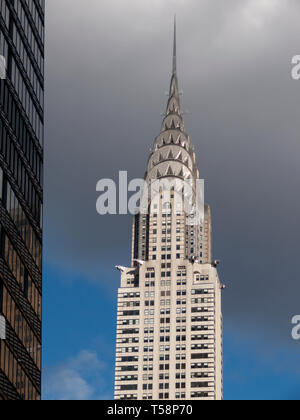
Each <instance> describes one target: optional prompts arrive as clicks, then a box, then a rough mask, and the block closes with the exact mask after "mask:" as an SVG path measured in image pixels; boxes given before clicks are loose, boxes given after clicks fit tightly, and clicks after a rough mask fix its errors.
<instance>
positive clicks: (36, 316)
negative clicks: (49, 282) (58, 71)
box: [0, 0, 45, 400]
mask: <svg viewBox="0 0 300 420" xmlns="http://www.w3.org/2000/svg"><path fill="white" fill-rule="evenodd" d="M44 12H45V1H44V0H0V56H1V63H2V69H1V70H2V73H1V80H0V140H1V142H0V317H1V322H2V330H3V328H4V329H5V334H4V336H3V337H5V339H3V337H2V339H0V400H1V399H2V400H39V399H40V396H41V311H42V307H41V304H42V201H43V188H42V184H43V179H42V177H43V174H42V170H43V135H44V132H43V121H44ZM3 324H4V325H3Z"/></svg>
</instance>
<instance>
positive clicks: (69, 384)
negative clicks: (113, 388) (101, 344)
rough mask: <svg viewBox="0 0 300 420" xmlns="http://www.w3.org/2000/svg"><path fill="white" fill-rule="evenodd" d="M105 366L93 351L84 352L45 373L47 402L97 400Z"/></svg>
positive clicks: (102, 382) (44, 393) (44, 388)
mask: <svg viewBox="0 0 300 420" xmlns="http://www.w3.org/2000/svg"><path fill="white" fill-rule="evenodd" d="M104 369H105V365H104V364H103V363H102V362H101V361H100V360H99V358H98V355H97V354H96V353H95V352H93V351H87V350H83V351H81V352H80V353H79V354H78V355H77V356H76V357H72V358H70V359H68V360H67V361H66V362H65V363H61V364H59V365H57V366H54V367H49V368H46V369H45V371H44V386H43V391H44V392H43V398H44V399H45V400H96V399H102V398H101V397H100V396H99V394H100V392H99V391H101V389H102V388H103V384H104V378H103V376H104V375H103V371H104Z"/></svg>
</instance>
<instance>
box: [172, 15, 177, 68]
mask: <svg viewBox="0 0 300 420" xmlns="http://www.w3.org/2000/svg"><path fill="white" fill-rule="evenodd" d="M176 36H177V33H176V15H175V16H174V44H173V75H174V74H176V72H177V39H176Z"/></svg>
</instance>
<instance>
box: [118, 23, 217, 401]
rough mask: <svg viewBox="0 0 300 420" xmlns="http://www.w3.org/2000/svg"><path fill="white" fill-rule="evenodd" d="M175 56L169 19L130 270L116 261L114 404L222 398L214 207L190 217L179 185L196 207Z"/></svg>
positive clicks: (190, 148)
mask: <svg viewBox="0 0 300 420" xmlns="http://www.w3.org/2000/svg"><path fill="white" fill-rule="evenodd" d="M176 56H177V54H176V23H175V31H174V53H173V71H172V78H171V85H170V92H169V99H168V104H167V109H166V113H165V117H164V120H163V123H162V127H161V132H160V134H159V136H158V137H157V138H156V139H155V142H154V147H153V150H152V153H151V156H150V158H149V160H148V166H147V172H146V176H145V181H146V184H147V186H148V187H149V190H151V195H150V196H149V197H150V198H149V201H147V202H146V207H147V210H148V212H146V211H145V209H143V211H142V209H141V210H140V212H139V214H138V215H137V216H135V218H134V222H133V227H132V243H133V244H132V261H131V266H130V267H128V268H126V267H118V268H119V270H120V271H121V287H120V288H119V292H118V318H117V348H116V368H115V399H116V400H122V399H124V400H131V399H132V400H152V399H154V400H176V399H177V400H221V399H222V397H223V394H222V392H223V391H222V390H223V383H222V312H221V290H222V288H223V286H222V284H221V282H220V280H219V277H218V272H217V265H218V263H217V262H213V261H212V238H211V237H212V223H211V211H210V207H209V206H208V205H204V206H203V212H202V213H201V212H200V213H197V212H196V213H194V214H193V212H191V213H188V212H187V211H186V210H185V207H184V205H183V204H182V202H183V201H185V195H184V194H183V193H182V190H181V189H180V188H178V182H179V184H180V183H181V182H184V181H189V183H190V185H191V186H192V192H191V194H190V200H191V201H192V204H193V205H195V207H196V201H197V195H196V194H195V190H196V185H197V183H198V182H199V179H200V175H199V171H198V168H197V163H196V155H195V151H194V147H193V145H192V143H191V139H190V137H189V135H188V134H187V132H186V129H185V125H184V119H183V113H182V109H181V103H180V92H179V88H178V78H177V63H176ZM157 181H161V182H160V183H158V184H159V188H157V189H156V190H155V188H151V186H152V185H154V184H157ZM166 181H168V183H169V186H170V188H169V189H168V188H166V187H165V183H166ZM153 191H154V193H153ZM200 214H201V217H200Z"/></svg>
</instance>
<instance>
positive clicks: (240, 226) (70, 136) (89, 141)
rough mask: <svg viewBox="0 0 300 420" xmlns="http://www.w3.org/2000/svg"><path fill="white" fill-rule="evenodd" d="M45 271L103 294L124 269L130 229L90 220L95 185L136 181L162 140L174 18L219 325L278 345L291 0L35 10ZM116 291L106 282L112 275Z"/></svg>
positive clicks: (294, 207) (296, 292) (289, 164)
mask: <svg viewBox="0 0 300 420" xmlns="http://www.w3.org/2000/svg"><path fill="white" fill-rule="evenodd" d="M47 8H48V10H47V14H48V22H47V85H46V173H45V176H46V180H45V182H46V189H45V193H46V197H45V198H46V202H45V238H46V250H47V254H46V259H47V260H48V261H51V262H52V263H54V264H57V265H62V266H63V267H70V268H71V269H72V270H77V271H78V272H81V273H85V274H86V275H87V276H90V278H91V279H95V278H97V277H98V279H99V281H101V282H103V283H105V281H106V280H105V279H106V275H108V274H109V273H110V272H111V270H112V266H113V264H115V263H121V264H124V265H126V264H128V262H129V253H130V247H131V243H130V232H131V219H130V217H100V216H98V215H97V214H96V210H95V203H96V198H97V195H96V191H95V186H96V182H97V181H98V180H99V179H100V178H103V177H105V178H116V177H117V175H118V171H119V170H128V171H129V176H131V177H143V175H144V172H145V167H146V160H147V158H148V154H149V148H150V147H151V145H152V142H153V139H154V137H155V136H156V135H157V134H158V132H159V129H160V123H161V117H160V112H163V110H164V106H165V103H166V97H165V96H164V92H165V91H166V90H167V89H168V83H169V77H170V69H171V54H172V52H171V51H172V50H171V48H172V47H171V40H172V15H173V14H174V12H176V13H177V16H178V50H179V65H178V67H179V80H180V84H181V86H182V88H183V89H184V104H185V105H186V107H187V108H188V109H189V110H190V111H191V115H187V116H186V126H187V130H188V132H189V134H190V135H191V138H192V141H193V143H194V145H195V148H196V152H197V156H198V165H199V168H200V173H201V176H202V177H203V178H205V179H206V199H207V201H208V202H210V204H211V205H212V210H213V227H214V249H215V256H216V257H218V258H220V259H221V260H222V267H221V270H220V272H221V276H222V280H223V282H225V283H226V284H227V285H228V289H227V291H226V292H225V294H224V314H225V320H226V321H227V320H228V322H229V321H230V322H232V323H233V325H236V327H237V328H242V326H243V325H246V326H247V327H246V328H249V329H252V330H254V331H255V330H258V331H259V330H260V329H261V331H263V333H264V334H265V335H267V334H270V336H272V337H277V338H284V340H285V341H284V342H285V343H286V344H289V343H291V344H293V343H292V342H291V340H290V330H291V327H290V320H291V317H292V315H294V314H297V313H300V302H299V296H300V281H299V280H300V276H299V274H300V273H299V271H300V270H299V265H298V261H299V234H300V228H299V209H300V198H299V175H300V169H299V156H300V140H299V128H300V123H299V102H300V82H295V81H293V80H292V79H291V65H290V62H291V58H292V56H294V55H296V54H300V46H299V39H300V26H299V18H300V3H299V1H297V0H286V1H285V0H226V1H222V2H220V1H219V0H209V1H208V0H207V1H199V0H185V1H180V0H173V1H172V0H165V1H162V0H161V1H158V0H156V1H154V0H153V1H150V2H141V1H140V0H139V1H138V0H131V1H126V0H113V1H112V0H109V1H108V0H101V1H98V0H97V1H96V0H89V1H88V2H86V1H83V0H59V1H58V0H51V1H49V2H48V6H47ZM116 281H118V274H116Z"/></svg>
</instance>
